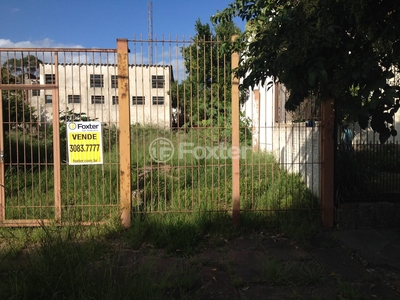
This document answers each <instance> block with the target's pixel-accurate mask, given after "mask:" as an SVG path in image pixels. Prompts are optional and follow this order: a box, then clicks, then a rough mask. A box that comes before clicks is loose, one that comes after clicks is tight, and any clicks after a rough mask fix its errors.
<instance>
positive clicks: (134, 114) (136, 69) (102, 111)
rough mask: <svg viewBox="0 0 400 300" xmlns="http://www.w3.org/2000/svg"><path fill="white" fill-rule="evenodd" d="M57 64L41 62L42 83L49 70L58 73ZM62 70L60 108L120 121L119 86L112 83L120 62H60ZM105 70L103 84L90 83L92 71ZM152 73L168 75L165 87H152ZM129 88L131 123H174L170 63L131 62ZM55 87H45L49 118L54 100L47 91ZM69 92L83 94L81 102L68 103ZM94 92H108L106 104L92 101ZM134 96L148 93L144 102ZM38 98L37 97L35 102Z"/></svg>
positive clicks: (48, 118) (43, 108)
mask: <svg viewBox="0 0 400 300" xmlns="http://www.w3.org/2000/svg"><path fill="white" fill-rule="evenodd" d="M54 73H55V66H54V64H44V65H41V70H40V74H41V76H40V83H41V84H44V83H45V74H54ZM58 74H59V89H58V93H59V100H60V110H62V111H66V110H70V109H73V110H74V111H75V112H84V113H86V115H87V116H88V117H90V118H96V119H98V120H99V121H102V122H109V123H115V124H117V123H118V120H119V106H118V104H113V101H112V99H113V96H118V88H113V87H112V86H111V77H112V76H116V75H118V68H117V66H116V65H113V64H110V65H104V64H102V65H100V64H60V65H59V66H58ZM91 74H101V75H103V78H104V86H103V87H90V75H91ZM152 75H162V76H164V80H165V81H164V87H163V88H152ZM129 80H130V82H129V89H130V97H129V98H130V99H129V101H130V107H131V123H132V124H135V123H140V124H147V125H154V126H161V127H170V125H171V101H170V97H169V95H168V92H169V89H170V82H171V80H172V69H171V67H170V66H158V65H157V66H156V65H152V66H149V65H130V66H129ZM51 93H52V92H51V90H47V91H41V94H40V101H39V102H38V103H39V105H40V107H38V111H39V112H41V113H42V117H43V116H45V117H44V119H45V120H43V121H51V119H52V104H51V103H50V104H46V103H45V95H51ZM68 95H80V96H81V103H68ZM92 95H96V96H104V103H103V104H92V103H91V97H92ZM132 96H143V97H145V104H144V105H133V104H132ZM153 96H158V97H164V104H163V105H154V104H153V101H152V97H153ZM35 102H36V101H33V104H34V103H35Z"/></svg>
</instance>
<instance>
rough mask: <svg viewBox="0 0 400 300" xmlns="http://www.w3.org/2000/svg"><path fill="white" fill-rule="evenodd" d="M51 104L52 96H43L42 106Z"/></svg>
mask: <svg viewBox="0 0 400 300" xmlns="http://www.w3.org/2000/svg"><path fill="white" fill-rule="evenodd" d="M51 103H53V96H52V95H45V96H44V104H51Z"/></svg>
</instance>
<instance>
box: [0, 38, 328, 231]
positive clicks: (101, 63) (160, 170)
mask: <svg viewBox="0 0 400 300" xmlns="http://www.w3.org/2000/svg"><path fill="white" fill-rule="evenodd" d="M223 42H224V41H219V40H212V39H207V38H204V39H197V40H190V41H183V40H163V41H152V42H148V41H142V40H136V39H134V40H125V39H121V40H118V41H117V49H0V65H1V78H2V81H1V85H0V90H1V96H0V97H1V98H0V100H1V103H2V107H1V110H2V111H0V112H1V114H0V116H2V119H0V134H1V138H2V139H1V142H0V150H2V151H3V152H2V153H3V157H4V159H3V161H2V162H1V163H0V184H1V185H2V186H1V192H0V207H1V210H0V224H1V225H0V226H35V225H40V224H43V223H48V222H52V221H56V222H59V223H61V224H62V223H64V222H80V223H93V222H102V221H105V220H109V219H110V218H113V217H120V216H121V218H122V222H123V224H124V226H126V227H129V226H130V218H131V216H132V214H154V213H183V212H196V211H200V212H203V211H204V212H223V213H228V214H232V213H233V216H234V219H235V216H236V217H238V215H239V213H240V212H251V213H252V212H276V211H292V210H310V209H311V210H315V211H319V210H320V209H321V202H320V201H319V199H320V198H322V199H323V195H321V194H320V190H321V185H323V184H324V183H323V182H321V180H320V178H321V173H320V172H321V166H322V165H323V163H322V158H321V155H320V152H321V150H320V145H321V143H320V141H321V134H322V133H321V130H322V129H323V128H324V127H323V126H322V125H321V124H322V123H321V118H320V113H319V109H318V108H317V107H319V106H318V104H317V102H316V100H315V99H311V100H310V101H311V102H310V103H311V104H310V105H309V106H307V107H305V108H303V109H302V110H299V111H298V112H296V113H295V114H292V115H290V116H289V115H288V114H286V113H284V110H283V105H284V102H285V97H286V96H285V95H286V94H285V91H284V89H283V87H281V86H278V85H276V86H274V88H273V89H270V90H268V89H267V88H264V87H263V85H260V86H259V87H258V88H256V89H254V90H249V91H239V88H238V83H239V81H238V80H237V79H236V78H234V77H233V76H232V72H231V70H232V68H233V67H234V66H235V64H237V63H238V59H237V56H236V57H235V56H233V57H230V56H226V55H224V54H223V51H221V47H222V45H223ZM0 118H1V117H0ZM88 121H98V122H100V123H101V124H102V139H103V155H104V161H103V163H102V164H89V165H71V164H70V163H68V157H69V156H70V155H72V152H71V151H74V149H75V148H74V149H73V148H69V147H68V141H67V139H68V138H67V135H66V130H67V128H66V127H67V124H68V122H88ZM75 150H76V149H75ZM322 207H324V205H322ZM330 208H331V207H330ZM330 208H329V209H330ZM332 208H333V207H332Z"/></svg>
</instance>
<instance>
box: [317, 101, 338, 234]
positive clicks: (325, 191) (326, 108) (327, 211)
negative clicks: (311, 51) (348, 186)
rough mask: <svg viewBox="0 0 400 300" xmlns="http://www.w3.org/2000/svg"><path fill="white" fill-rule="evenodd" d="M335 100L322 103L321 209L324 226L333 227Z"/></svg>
mask: <svg viewBox="0 0 400 300" xmlns="http://www.w3.org/2000/svg"><path fill="white" fill-rule="evenodd" d="M334 124H335V112H334V102H333V101H326V102H323V103H321V177H320V178H321V209H322V215H321V219H322V226H324V227H330V228H332V227H333V226H334V223H335V209H334V170H335V169H334V162H335V149H334V148H335V143H334V139H333V138H334V137H333V132H334Z"/></svg>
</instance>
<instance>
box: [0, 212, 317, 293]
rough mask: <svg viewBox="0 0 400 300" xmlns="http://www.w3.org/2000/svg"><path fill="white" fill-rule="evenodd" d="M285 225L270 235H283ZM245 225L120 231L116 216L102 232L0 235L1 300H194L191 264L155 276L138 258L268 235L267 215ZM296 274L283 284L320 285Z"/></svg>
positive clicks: (157, 222) (187, 222) (312, 274)
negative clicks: (259, 234) (139, 254)
mask: <svg viewBox="0 0 400 300" xmlns="http://www.w3.org/2000/svg"><path fill="white" fill-rule="evenodd" d="M288 213H289V214H290V212H288ZM249 216H250V215H249ZM284 219H286V220H287V218H283V219H282V223H280V225H279V224H278V227H276V228H274V230H275V231H279V232H280V231H281V230H283V228H284V227H283V226H281V225H283V223H284ZM294 219H295V218H293V220H294ZM242 221H243V223H242V224H241V226H240V227H234V226H233V225H232V220H231V216H230V215H229V214H226V213H207V212H201V213H200V212H197V213H190V214H183V213H179V214H176V213H168V214H146V215H135V216H134V218H133V220H132V226H131V228H130V229H123V228H122V227H121V225H120V223H119V221H118V216H115V218H114V219H111V221H110V222H109V223H108V224H103V225H92V226H81V225H79V223H76V224H71V225H65V226H56V225H52V226H42V227H39V228H0V241H1V243H0V299H196V297H197V296H198V295H197V293H198V291H199V287H200V286H201V278H200V274H199V270H198V267H197V266H196V265H190V264H189V265H187V264H182V265H174V266H171V269H170V270H171V271H167V272H163V273H159V272H156V270H155V269H154V266H153V262H152V261H151V260H149V261H141V260H140V256H138V255H137V254H136V253H141V252H144V253H146V251H150V252H151V251H157V249H161V250H162V253H164V254H156V253H157V252H155V253H154V255H157V256H158V257H160V255H162V256H163V257H164V256H165V255H166V256H178V257H188V256H190V255H192V254H195V253H197V252H198V251H201V249H204V247H214V246H221V244H220V242H221V241H227V240H230V239H233V238H236V237H240V236H243V235H246V234H252V233H254V232H258V231H264V232H266V231H267V230H271V228H270V225H269V224H268V222H267V219H266V218H265V216H261V215H260V216H258V217H257V216H256V215H255V214H252V215H251V219H250V218H247V216H246V215H244V216H243V220H242ZM309 221H310V220H304V219H303V218H302V219H297V226H298V225H299V224H300V223H307V224H308V226H309V227H313V226H315V223H314V222H311V223H310V222H309ZM303 233H304V234H308V232H307V233H306V232H303ZM304 238H309V236H308V237H307V236H304ZM222 243H223V244H225V242H222ZM154 255H153V256H154ZM269 266H271V265H269ZM283 267H285V268H286V267H288V268H289V267H290V266H283ZM293 270H294V271H293ZM293 270H292V271H293V272H291V273H286V276H287V279H285V280H289V278H292V279H296V280H297V279H298V280H304V281H305V282H304V284H312V283H316V282H317V281H318V280H320V279H318V278H320V276H318V270H317V269H314V268H313V266H308V265H307V264H306V263H305V264H304V265H302V266H296V269H293ZM154 272H156V273H154ZM299 272H301V276H300V277H293V276H295V275H294V274H295V273H298V274H300V273H299ZM266 274H267V275H266V276H270V275H268V274H269V271H266ZM155 276H156V278H157V279H156V280H155ZM271 276H273V277H274V278H275V279H274V280H273V281H275V280H277V279H279V278H281V277H280V276H281V275H280V274H275V275H271ZM296 276H297V275H296ZM271 280H272V279H271Z"/></svg>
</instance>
